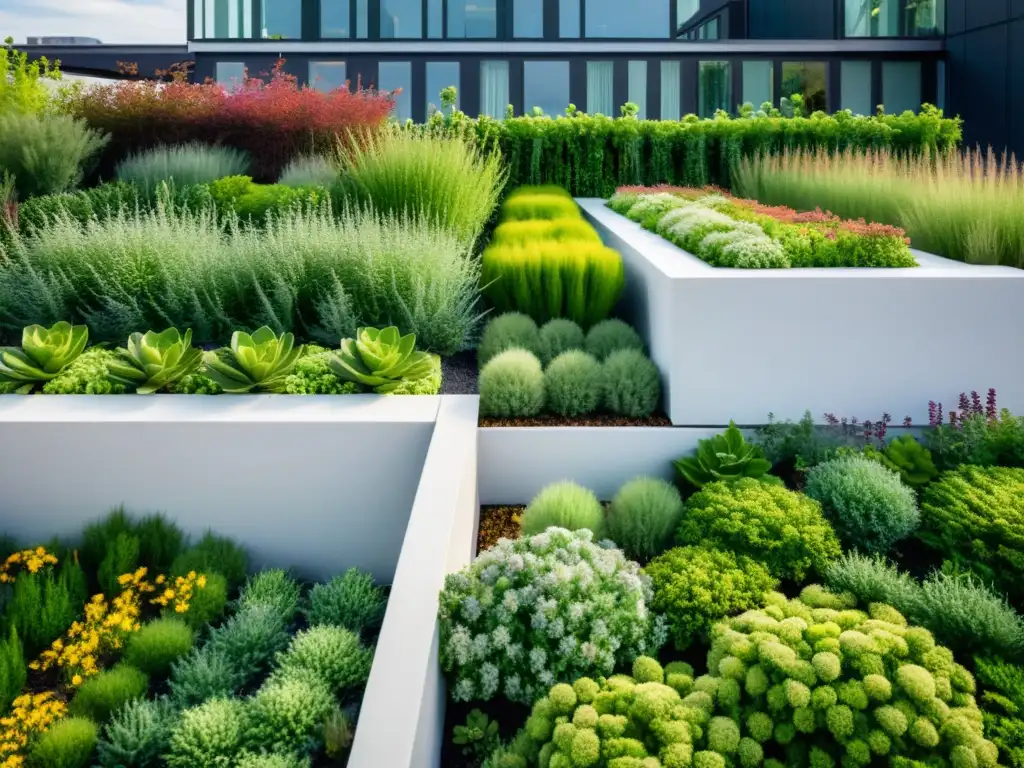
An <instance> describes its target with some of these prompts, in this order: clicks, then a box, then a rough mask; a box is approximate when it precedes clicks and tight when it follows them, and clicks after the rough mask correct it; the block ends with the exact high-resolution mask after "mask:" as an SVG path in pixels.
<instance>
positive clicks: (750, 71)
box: [743, 61, 870, 109]
mask: <svg viewBox="0 0 1024 768" xmlns="http://www.w3.org/2000/svg"><path fill="white" fill-rule="evenodd" d="M869 66H870V65H869ZM772 75H773V72H772V63H771V62H770V61H744V62H743V102H744V103H750V104H753V105H754V109H760V108H761V105H762V104H764V103H765V102H766V101H768V102H772V101H774V99H773V98H772V95H773V94H772V85H773V77H772Z"/></svg>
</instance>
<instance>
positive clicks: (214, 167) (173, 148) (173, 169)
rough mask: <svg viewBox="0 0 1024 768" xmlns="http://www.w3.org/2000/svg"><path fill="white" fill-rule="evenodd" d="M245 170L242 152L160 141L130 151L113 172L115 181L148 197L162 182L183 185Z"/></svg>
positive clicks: (221, 147) (206, 182)
mask: <svg viewBox="0 0 1024 768" xmlns="http://www.w3.org/2000/svg"><path fill="white" fill-rule="evenodd" d="M248 172H249V158H248V156H247V155H246V154H245V152H242V151H241V150H239V149H234V148H233V147H223V146H213V145H210V144H196V143H191V144H175V145H170V146H168V145H161V146H157V147H152V148H150V149H147V150H144V151H142V152H138V153H136V154H132V155H129V156H128V157H126V158H125V159H124V160H122V161H121V162H120V163H118V165H117V170H116V171H115V172H114V174H115V176H116V177H117V180H118V181H125V182H128V183H129V184H132V185H134V186H135V187H137V188H138V189H139V191H140V192H142V194H143V195H145V196H147V197H155V195H156V190H157V188H158V187H159V186H160V184H161V182H173V183H174V185H175V186H176V187H186V186H192V185H193V184H209V183H210V182H211V181H217V179H223V178H224V177H226V176H244V175H246V174H247V173H248Z"/></svg>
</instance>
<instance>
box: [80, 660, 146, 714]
mask: <svg viewBox="0 0 1024 768" xmlns="http://www.w3.org/2000/svg"><path fill="white" fill-rule="evenodd" d="M148 690H149V678H148V677H146V673H145V672H143V671H142V670H141V669H138V668H136V667H133V666H130V665H128V664H119V665H117V666H116V667H112V668H111V669H104V670H102V671H101V672H100V673H99V674H98V675H96V676H95V677H90V678H88V679H86V681H85V682H84V683H82V685H81V686H79V688H78V691H77V692H76V693H75V697H74V698H73V699H72V700H71V705H70V706H69V708H68V710H69V711H70V712H71V714H73V715H80V716H82V717H87V718H89V719H90V720H93V721H95V722H97V723H103V722H106V720H108V719H109V718H110V716H111V715H112V714H113V713H114V712H115V711H116V710H117V709H119V708H120V707H123V706H124V705H125V704H127V703H128V702H129V701H131V700H132V699H138V698H141V697H143V696H145V695H146V692H147V691H148Z"/></svg>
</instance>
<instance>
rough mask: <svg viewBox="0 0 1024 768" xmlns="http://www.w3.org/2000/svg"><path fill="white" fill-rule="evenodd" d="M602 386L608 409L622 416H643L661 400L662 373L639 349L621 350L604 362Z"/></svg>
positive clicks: (649, 412) (605, 405)
mask: <svg viewBox="0 0 1024 768" xmlns="http://www.w3.org/2000/svg"><path fill="white" fill-rule="evenodd" d="M602 368H603V370H602V373H601V385H602V387H603V389H604V393H603V395H602V402H603V404H604V408H605V410H607V411H610V412H611V413H614V414H616V415H618V416H627V417H629V418H631V419H641V418H645V417H647V416H650V415H651V414H652V413H654V411H655V410H656V409H657V407H658V403H660V402H661V374H660V373H658V366H656V365H655V364H654V363H653V362H652V361H651V359H650V358H648V357H647V356H646V355H645V354H644V353H643V352H641V351H640V350H638V349H620V350H617V351H615V352H612V353H611V354H609V355H608V357H607V358H606V359H605V361H604V365H603V366H602Z"/></svg>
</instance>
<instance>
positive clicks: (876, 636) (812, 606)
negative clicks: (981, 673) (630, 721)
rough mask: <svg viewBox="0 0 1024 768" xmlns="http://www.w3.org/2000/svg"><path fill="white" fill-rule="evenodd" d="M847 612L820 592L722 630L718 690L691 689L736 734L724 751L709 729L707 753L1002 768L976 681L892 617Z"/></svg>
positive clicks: (775, 603)
mask: <svg viewBox="0 0 1024 768" xmlns="http://www.w3.org/2000/svg"><path fill="white" fill-rule="evenodd" d="M851 604H852V603H851V602H850V601H848V600H847V599H846V598H844V597H843V596H839V595H833V594H831V593H829V592H826V591H825V590H823V589H820V588H817V589H806V590H805V591H804V593H803V596H802V598H801V599H795V600H788V599H786V597H785V596H784V595H781V594H778V593H774V594H773V595H772V596H770V598H769V600H768V605H767V607H766V608H764V609H763V610H754V611H747V612H746V613H743V614H741V615H740V616H737V617H735V618H732V619H729V620H728V621H727V622H725V623H724V624H723V625H721V628H720V629H717V630H716V632H715V636H714V638H713V640H712V643H711V650H710V651H709V653H708V667H709V669H710V679H709V680H708V682H707V683H706V685H705V684H704V682H703V681H702V680H701V679H698V680H696V681H695V683H694V686H695V688H698V689H701V690H708V691H710V692H712V693H713V696H714V700H715V712H716V714H717V715H719V716H720V717H726V718H728V719H729V720H730V721H731V722H732V725H731V726H729V727H727V728H724V727H723V728H722V731H723V732H724V731H725V730H728V731H730V732H731V735H730V736H729V738H728V739H716V736H715V733H714V732H713V731H712V730H711V729H709V731H708V741H709V744H708V748H709V749H711V750H713V751H716V752H718V753H719V754H720V755H721V756H722V757H723V758H727V757H728V758H733V757H736V756H740V760H741V762H742V764H743V765H748V764H753V765H757V764H760V762H761V760H760V759H758V760H756V761H750V762H748V760H747V759H744V758H743V757H742V755H743V751H742V750H743V747H742V744H743V743H744V740H748V739H749V740H752V741H753V742H755V743H756V744H757V745H758V746H759V747H760V748H761V751H763V754H764V756H765V757H768V758H769V759H773V760H782V761H784V762H785V763H786V764H789V765H807V764H808V763H809V764H810V765H812V766H833V765H836V764H837V763H839V762H842V764H843V765H844V766H847V767H848V768H853V767H854V766H867V765H869V764H872V763H874V762H875V761H891V760H895V759H896V758H909V759H913V760H922V761H927V762H928V763H929V764H932V763H933V762H934V761H935V760H937V759H942V760H943V761H947V760H948V761H949V762H951V763H952V764H953V765H954V766H968V765H970V766H983V767H984V768H994V767H995V766H996V765H997V762H998V750H997V749H996V745H995V744H993V743H992V742H991V741H987V740H986V739H985V738H984V736H983V732H982V715H981V711H980V710H979V709H978V707H977V705H976V704H975V701H974V692H975V690H976V686H975V682H974V678H973V677H972V676H971V674H970V673H969V672H968V671H967V670H966V669H965V668H964V667H962V666H961V665H959V664H957V663H955V662H954V660H953V653H952V652H951V651H950V650H949V649H948V648H945V647H943V646H940V645H936V643H935V639H934V638H933V637H932V634H931V633H930V632H928V630H926V629H924V628H922V627H915V626H908V625H907V622H906V620H905V619H904V617H903V616H902V615H901V614H900V613H899V612H898V611H896V610H895V609H894V608H892V607H890V606H886V605H881V604H876V605H873V606H872V607H871V610H870V612H869V613H865V612H863V611H857V610H853V609H852V608H850V605H851ZM716 719H717V718H716ZM714 722H715V720H712V723H714ZM716 741H717V742H718V743H717V744H716V743H715V742H716ZM750 749H753V748H752V747H751V748H750ZM721 764H722V765H724V762H722V763H721ZM943 764H944V765H945V764H947V763H946V762H943ZM766 765H767V763H766ZM773 765H774V763H773Z"/></svg>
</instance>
